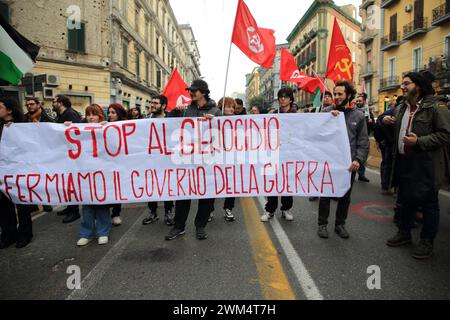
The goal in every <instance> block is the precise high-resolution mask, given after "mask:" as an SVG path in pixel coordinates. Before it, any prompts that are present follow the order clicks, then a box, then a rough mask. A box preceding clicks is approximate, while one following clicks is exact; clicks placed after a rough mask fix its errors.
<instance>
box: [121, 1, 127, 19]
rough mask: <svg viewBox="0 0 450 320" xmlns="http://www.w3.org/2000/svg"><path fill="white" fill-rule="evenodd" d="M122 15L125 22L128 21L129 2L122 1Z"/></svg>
mask: <svg viewBox="0 0 450 320" xmlns="http://www.w3.org/2000/svg"><path fill="white" fill-rule="evenodd" d="M122 13H123V16H124V17H125V20H127V19H128V0H122Z"/></svg>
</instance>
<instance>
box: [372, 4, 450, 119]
mask: <svg viewBox="0 0 450 320" xmlns="http://www.w3.org/2000/svg"><path fill="white" fill-rule="evenodd" d="M381 8H382V10H381V21H382V23H381V27H382V30H381V32H382V35H383V36H382V38H381V51H382V53H381V64H380V67H381V70H380V74H381V75H382V77H381V80H380V96H381V99H379V109H380V110H384V108H385V105H386V101H388V100H389V99H392V98H395V97H396V96H399V95H402V91H401V89H400V85H401V82H402V78H403V75H404V74H405V73H407V72H409V71H423V70H428V71H430V72H432V73H433V74H434V75H435V76H436V77H437V80H438V81H436V82H435V89H436V91H437V92H438V93H439V94H444V93H447V94H448V93H449V92H450V81H449V79H450V60H449V56H450V1H449V0H426V1H425V0H414V1H413V0H409V1H408V0H382V1H381Z"/></svg>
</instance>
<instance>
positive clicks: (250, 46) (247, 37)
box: [231, 0, 276, 69]
mask: <svg viewBox="0 0 450 320" xmlns="http://www.w3.org/2000/svg"><path fill="white" fill-rule="evenodd" d="M274 32H275V31H274V30H271V29H264V28H258V24H257V23H256V21H255V19H254V18H253V16H252V14H251V13H250V10H249V9H248V7H247V5H246V4H245V3H244V1H243V0H239V3H238V7H237V11H236V18H235V20H234V27H233V35H232V37H231V41H232V42H233V43H234V44H235V45H236V46H237V47H238V48H239V49H241V51H242V52H243V53H244V54H245V55H246V56H247V57H249V59H250V60H252V61H253V62H256V63H257V64H259V65H261V66H263V67H265V68H268V69H271V68H272V64H273V60H274V59H275V55H276V45H275V37H274V35H273V34H274Z"/></svg>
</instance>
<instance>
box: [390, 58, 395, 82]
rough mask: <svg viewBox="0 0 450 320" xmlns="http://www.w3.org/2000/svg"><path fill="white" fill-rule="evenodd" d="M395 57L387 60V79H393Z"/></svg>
mask: <svg viewBox="0 0 450 320" xmlns="http://www.w3.org/2000/svg"><path fill="white" fill-rule="evenodd" d="M395 60H396V59H395V57H394V58H390V59H389V65H388V77H389V79H393V78H395Z"/></svg>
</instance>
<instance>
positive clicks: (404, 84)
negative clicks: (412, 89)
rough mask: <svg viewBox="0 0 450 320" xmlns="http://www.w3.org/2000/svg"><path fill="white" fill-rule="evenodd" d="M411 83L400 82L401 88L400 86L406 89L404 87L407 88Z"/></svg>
mask: <svg viewBox="0 0 450 320" xmlns="http://www.w3.org/2000/svg"><path fill="white" fill-rule="evenodd" d="M411 83H413V82H411V81H405V82H402V84H401V86H402V87H406V86H409V85H410V84H411Z"/></svg>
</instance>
